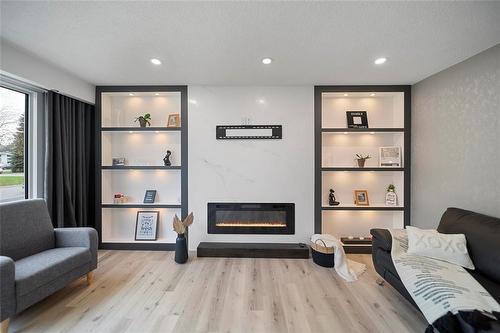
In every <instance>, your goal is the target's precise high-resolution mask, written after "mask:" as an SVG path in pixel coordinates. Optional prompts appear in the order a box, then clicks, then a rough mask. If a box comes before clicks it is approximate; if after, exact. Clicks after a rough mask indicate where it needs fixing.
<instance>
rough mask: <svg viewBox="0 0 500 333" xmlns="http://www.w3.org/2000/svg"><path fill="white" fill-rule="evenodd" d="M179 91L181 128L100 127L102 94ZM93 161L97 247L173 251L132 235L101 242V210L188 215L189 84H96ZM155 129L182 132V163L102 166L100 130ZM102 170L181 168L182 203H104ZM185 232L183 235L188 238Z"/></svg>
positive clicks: (171, 246) (168, 244) (138, 130)
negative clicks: (158, 210)
mask: <svg viewBox="0 0 500 333" xmlns="http://www.w3.org/2000/svg"><path fill="white" fill-rule="evenodd" d="M151 91H155V92H179V93H180V94H181V126H180V127H102V123H101V114H102V110H101V95H102V94H103V93H113V92H151ZM95 110H96V113H95V122H96V126H95V163H96V170H98V172H97V173H96V176H95V181H96V186H95V200H96V202H95V207H96V212H95V219H96V227H97V231H98V236H99V248H100V249H109V250H151V251H173V250H175V243H158V242H153V241H152V242H148V243H136V242H134V240H133V235H131V241H130V242H123V243H121V242H103V241H102V209H105V208H149V209H151V208H177V209H179V208H180V209H181V218H185V217H186V216H187V215H188V87H187V86H186V85H175V86H164V85H163V86H152V85H144V86H142V85H139V86H97V87H96V104H95ZM125 131H133V132H155V131H160V132H161V131H163V132H167V131H171V132H180V135H181V166H170V167H167V166H132V165H130V166H129V165H125V166H106V165H102V155H101V145H102V133H103V132H125ZM103 170H180V172H181V204H180V205H169V204H157V205H154V204H151V205H148V204H140V203H139V204H116V205H115V204H103V203H102V171H103ZM187 236H188V235H187V233H186V237H187Z"/></svg>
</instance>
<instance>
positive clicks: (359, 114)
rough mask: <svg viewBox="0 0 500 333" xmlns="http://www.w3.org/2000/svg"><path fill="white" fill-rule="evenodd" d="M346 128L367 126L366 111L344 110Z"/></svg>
mask: <svg viewBox="0 0 500 333" xmlns="http://www.w3.org/2000/svg"><path fill="white" fill-rule="evenodd" d="M345 114H346V117H347V128H368V116H367V115H366V111H346V113H345Z"/></svg>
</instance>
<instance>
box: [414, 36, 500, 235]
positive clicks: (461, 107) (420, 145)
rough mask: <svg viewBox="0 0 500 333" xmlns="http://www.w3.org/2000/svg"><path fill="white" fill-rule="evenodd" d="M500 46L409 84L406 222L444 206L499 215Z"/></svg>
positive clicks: (432, 222)
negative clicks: (409, 169) (409, 170)
mask: <svg viewBox="0 0 500 333" xmlns="http://www.w3.org/2000/svg"><path fill="white" fill-rule="evenodd" d="M499 155H500V45H497V46H495V47H493V48H491V49H489V50H486V51H484V52H482V53H480V54H478V55H476V56H474V57H472V58H469V59H468V60H466V61H464V62H461V63H459V64H457V65H455V66H453V67H450V68H448V69H446V70H444V71H442V72H440V73H438V74H435V75H433V76H431V77H429V78H427V79H425V80H423V81H421V82H419V83H417V84H416V85H415V86H413V98H412V187H411V193H412V207H411V208H412V210H411V224H412V225H415V226H418V227H424V228H427V227H431V228H434V227H436V226H437V225H438V223H439V219H440V216H441V215H442V213H443V212H444V210H445V209H446V208H447V207H459V208H464V209H469V210H473V211H477V212H480V213H484V214H488V215H492V216H496V217H500V156H499Z"/></svg>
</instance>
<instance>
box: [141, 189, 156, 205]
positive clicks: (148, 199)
mask: <svg viewBox="0 0 500 333" xmlns="http://www.w3.org/2000/svg"><path fill="white" fill-rule="evenodd" d="M155 199H156V190H146V193H145V194H144V200H143V203H154V202H155Z"/></svg>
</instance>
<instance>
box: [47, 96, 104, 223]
mask: <svg viewBox="0 0 500 333" xmlns="http://www.w3.org/2000/svg"><path fill="white" fill-rule="evenodd" d="M94 116H95V110H94V106H93V105H90V104H87V103H84V102H81V101H78V100H76V99H73V98H70V97H67V96H63V95H60V94H58V93H55V92H52V91H51V92H49V93H48V96H47V108H46V118H45V127H46V136H45V182H44V184H45V188H44V192H45V199H46V201H47V205H48V207H49V212H50V216H51V218H52V223H53V224H54V227H57V228H61V227H95V223H94V209H95V208H94V207H95V204H94V197H95V195H94V186H95V185H94V184H95V178H94V174H95V163H94V154H93V152H94V143H95V141H94Z"/></svg>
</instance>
